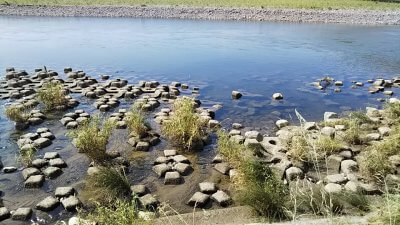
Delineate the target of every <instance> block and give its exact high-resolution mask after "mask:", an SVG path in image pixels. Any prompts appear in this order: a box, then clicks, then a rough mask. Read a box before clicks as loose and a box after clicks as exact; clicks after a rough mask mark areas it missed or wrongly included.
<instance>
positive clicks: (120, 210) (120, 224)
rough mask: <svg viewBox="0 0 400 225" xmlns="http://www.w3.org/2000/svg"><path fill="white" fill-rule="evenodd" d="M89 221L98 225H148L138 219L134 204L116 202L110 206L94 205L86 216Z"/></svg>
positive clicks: (132, 202) (148, 224)
mask: <svg viewBox="0 0 400 225" xmlns="http://www.w3.org/2000/svg"><path fill="white" fill-rule="evenodd" d="M86 218H87V219H89V220H91V221H96V222H97V223H98V224H99V225H109V224H115V225H150V223H149V222H146V221H144V220H142V219H140V218H139V217H138V209H137V205H136V202H135V201H134V200H132V201H124V200H119V199H118V200H116V201H115V202H114V203H112V204H111V205H107V206H104V205H101V204H100V203H97V204H96V208H95V209H94V211H93V212H92V213H90V214H89V215H87V216H86Z"/></svg>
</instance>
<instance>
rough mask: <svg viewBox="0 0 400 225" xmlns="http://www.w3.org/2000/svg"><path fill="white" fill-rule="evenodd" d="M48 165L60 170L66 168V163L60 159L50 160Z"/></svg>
mask: <svg viewBox="0 0 400 225" xmlns="http://www.w3.org/2000/svg"><path fill="white" fill-rule="evenodd" d="M49 165H50V166H55V167H60V168H63V167H67V163H65V161H64V160H62V159H60V158H55V159H50V161H49Z"/></svg>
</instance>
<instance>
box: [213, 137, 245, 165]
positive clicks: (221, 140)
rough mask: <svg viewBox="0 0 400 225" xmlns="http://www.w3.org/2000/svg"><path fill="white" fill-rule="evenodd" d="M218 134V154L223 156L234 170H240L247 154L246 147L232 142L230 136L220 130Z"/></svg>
mask: <svg viewBox="0 0 400 225" xmlns="http://www.w3.org/2000/svg"><path fill="white" fill-rule="evenodd" d="M217 134H218V153H219V154H221V155H222V156H223V157H224V158H225V159H226V160H227V161H228V162H229V164H230V165H232V166H233V167H234V168H240V167H241V166H242V162H243V160H244V155H245V152H246V148H245V146H244V145H241V144H238V143H235V142H233V141H231V140H230V139H229V135H228V134H227V133H226V132H224V131H222V130H219V131H218V132H217Z"/></svg>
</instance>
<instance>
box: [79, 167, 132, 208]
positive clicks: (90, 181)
mask: <svg viewBox="0 0 400 225" xmlns="http://www.w3.org/2000/svg"><path fill="white" fill-rule="evenodd" d="M129 193H130V184H129V181H128V179H127V177H126V176H125V174H124V173H123V172H122V169H120V168H113V167H100V169H99V172H97V173H94V174H92V175H88V176H87V178H86V182H85V188H84V193H83V195H84V196H85V197H86V198H87V199H88V200H89V201H91V202H98V203H101V204H110V203H112V202H113V201H115V200H118V199H124V198H127V197H129Z"/></svg>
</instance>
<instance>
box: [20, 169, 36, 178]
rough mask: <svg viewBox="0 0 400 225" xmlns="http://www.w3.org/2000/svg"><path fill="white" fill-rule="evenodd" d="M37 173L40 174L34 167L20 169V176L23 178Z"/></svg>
mask: <svg viewBox="0 0 400 225" xmlns="http://www.w3.org/2000/svg"><path fill="white" fill-rule="evenodd" d="M38 174H40V170H38V169H37V168H34V167H29V168H26V169H24V170H23V171H22V177H23V178H24V180H26V179H28V178H29V177H30V176H33V175H38Z"/></svg>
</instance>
